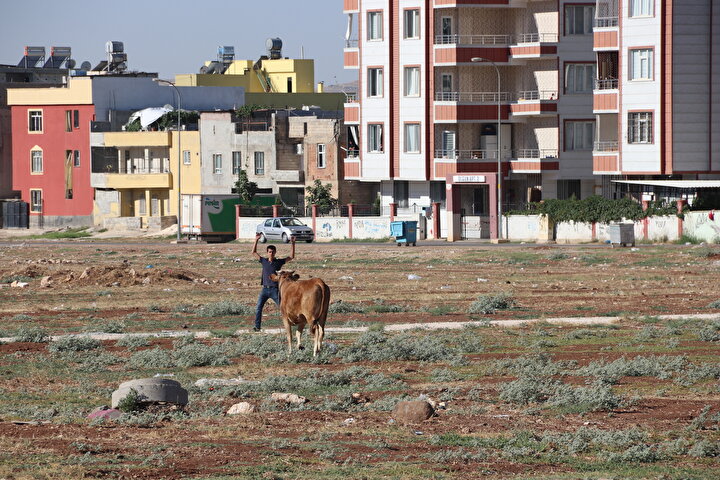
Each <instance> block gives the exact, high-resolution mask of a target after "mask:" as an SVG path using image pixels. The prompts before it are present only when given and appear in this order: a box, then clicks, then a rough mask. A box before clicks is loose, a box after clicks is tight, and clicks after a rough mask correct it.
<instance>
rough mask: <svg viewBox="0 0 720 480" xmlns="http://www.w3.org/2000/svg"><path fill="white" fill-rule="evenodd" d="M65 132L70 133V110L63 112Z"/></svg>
mask: <svg viewBox="0 0 720 480" xmlns="http://www.w3.org/2000/svg"><path fill="white" fill-rule="evenodd" d="M65 131H66V132H72V110H65Z"/></svg>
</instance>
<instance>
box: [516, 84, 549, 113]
mask: <svg viewBox="0 0 720 480" xmlns="http://www.w3.org/2000/svg"><path fill="white" fill-rule="evenodd" d="M557 100H558V92H557V90H525V91H521V92H519V93H518V95H517V101H516V102H514V103H513V104H512V105H511V106H510V112H511V115H512V116H513V117H539V116H552V115H557Z"/></svg>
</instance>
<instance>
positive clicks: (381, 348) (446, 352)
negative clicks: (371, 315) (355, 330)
mask: <svg viewBox="0 0 720 480" xmlns="http://www.w3.org/2000/svg"><path fill="white" fill-rule="evenodd" d="M338 353H339V354H340V357H341V358H342V360H343V361H344V362H360V361H373V362H382V361H401V360H410V361H421V362H437V361H443V362H449V363H459V362H462V355H461V353H460V352H459V351H457V349H454V348H451V347H448V346H447V345H445V344H443V343H442V342H441V341H440V340H438V339H437V338H435V337H433V336H429V335H422V336H416V335H412V334H410V333H401V334H398V335H388V334H386V333H384V332H375V331H368V332H365V333H363V334H362V335H361V336H360V338H358V339H357V341H355V342H354V343H353V344H352V345H350V346H348V347H345V348H343V349H341V350H340V351H339V352H338Z"/></svg>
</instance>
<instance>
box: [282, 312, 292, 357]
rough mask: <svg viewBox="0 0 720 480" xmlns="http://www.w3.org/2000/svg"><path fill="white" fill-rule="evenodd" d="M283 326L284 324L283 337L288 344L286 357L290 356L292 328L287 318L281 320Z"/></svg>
mask: <svg viewBox="0 0 720 480" xmlns="http://www.w3.org/2000/svg"><path fill="white" fill-rule="evenodd" d="M283 324H285V336H286V337H287V343H288V355H292V326H291V325H290V321H289V320H288V319H287V318H283Z"/></svg>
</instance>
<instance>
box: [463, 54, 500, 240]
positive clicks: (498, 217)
mask: <svg viewBox="0 0 720 480" xmlns="http://www.w3.org/2000/svg"><path fill="white" fill-rule="evenodd" d="M470 61H471V62H488V63H491V64H492V66H493V67H495V72H496V73H497V235H498V239H501V238H502V166H501V159H500V135H501V133H500V69H499V68H498V66H497V65H496V64H495V62H493V61H492V60H488V59H487V58H484V57H473V58H471V59H470Z"/></svg>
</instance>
